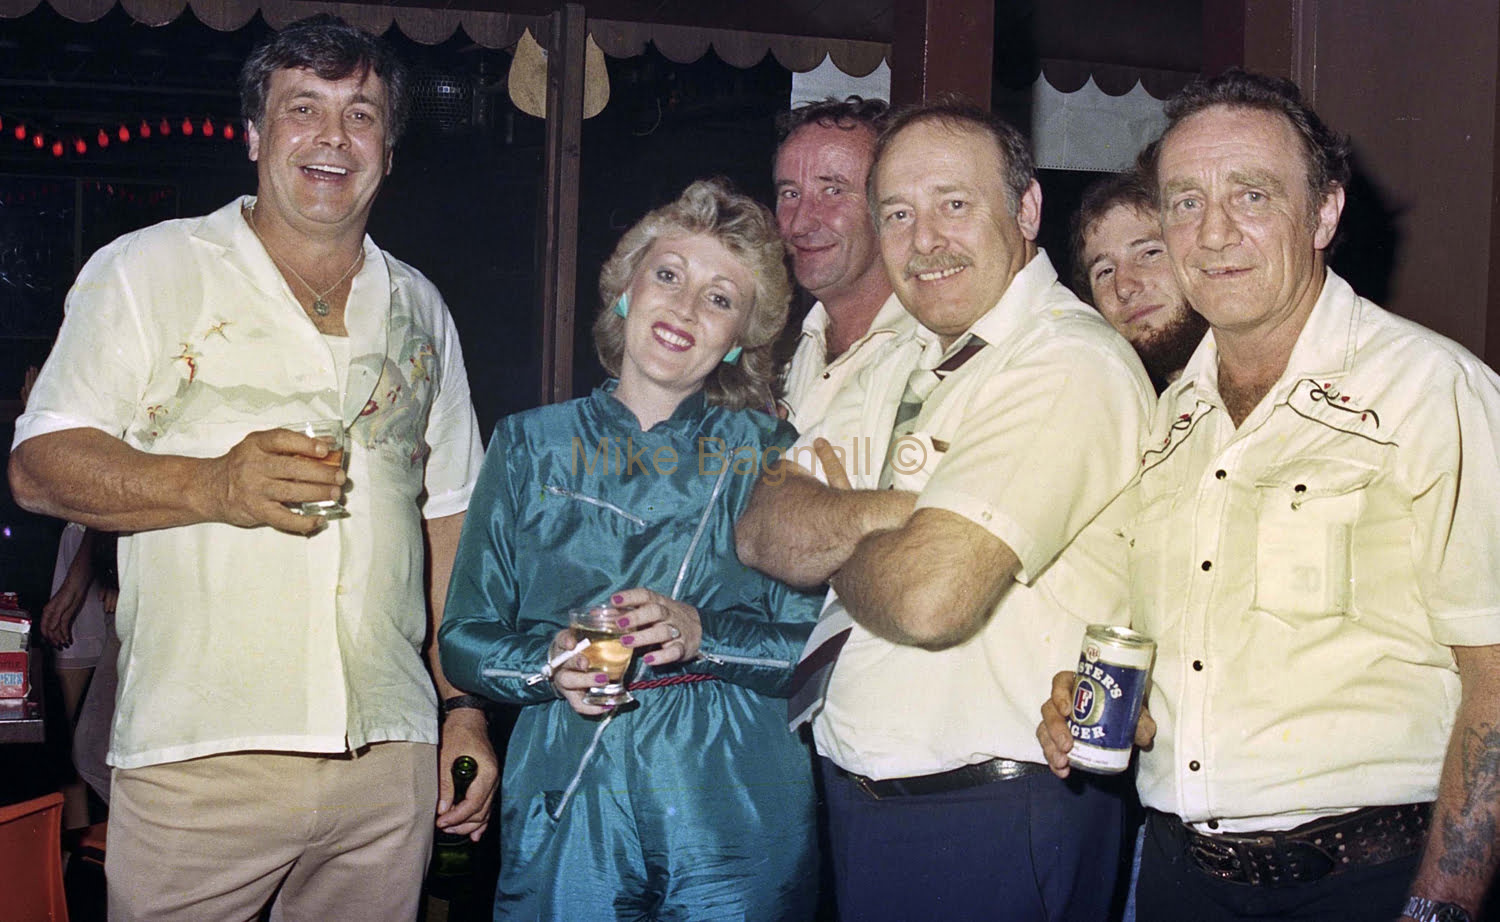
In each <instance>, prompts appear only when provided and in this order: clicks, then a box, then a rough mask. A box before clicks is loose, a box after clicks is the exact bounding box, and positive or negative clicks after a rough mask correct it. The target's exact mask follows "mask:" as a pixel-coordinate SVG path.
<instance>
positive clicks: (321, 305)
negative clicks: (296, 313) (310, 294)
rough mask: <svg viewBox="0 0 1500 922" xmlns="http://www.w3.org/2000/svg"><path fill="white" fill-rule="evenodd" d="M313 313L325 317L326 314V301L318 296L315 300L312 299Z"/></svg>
mask: <svg viewBox="0 0 1500 922" xmlns="http://www.w3.org/2000/svg"><path fill="white" fill-rule="evenodd" d="M313 313H314V314H317V315H318V316H319V317H327V316H328V302H327V301H324V300H323V299H322V298H319V299H317V300H316V301H314V302H313Z"/></svg>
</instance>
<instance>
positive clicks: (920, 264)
mask: <svg viewBox="0 0 1500 922" xmlns="http://www.w3.org/2000/svg"><path fill="white" fill-rule="evenodd" d="M972 265H974V261H973V260H972V259H968V258H967V257H964V256H957V255H954V254H952V253H943V254H939V255H935V256H913V257H912V258H911V259H910V260H908V261H907V263H906V270H905V271H906V277H907V278H915V277H916V276H918V275H923V274H925V273H928V272H946V271H948V270H949V269H965V268H968V267H969V266H972Z"/></svg>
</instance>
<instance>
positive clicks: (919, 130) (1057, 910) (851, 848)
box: [737, 105, 1152, 920]
mask: <svg viewBox="0 0 1500 922" xmlns="http://www.w3.org/2000/svg"><path fill="white" fill-rule="evenodd" d="M870 190H871V201H872V203H873V204H872V209H873V211H874V215H875V219H876V227H877V229H878V233H879V241H880V250H881V256H882V261H883V263H884V265H885V268H886V272H887V274H888V275H889V276H890V278H891V281H892V283H893V285H894V287H895V291H896V294H897V295H898V296H899V297H900V299H901V302H902V304H903V305H904V306H905V307H906V309H907V310H908V311H910V312H911V313H912V314H913V315H914V316H915V318H916V319H917V321H918V322H919V324H920V326H919V327H918V328H917V329H916V330H915V331H914V332H913V333H912V334H911V335H909V336H906V337H903V338H902V339H900V340H899V341H896V342H893V343H892V344H890V345H889V346H887V347H885V348H884V349H883V350H882V352H881V353H880V355H878V356H877V358H876V360H875V362H873V363H872V364H871V365H869V366H867V367H866V369H865V370H864V371H862V372H861V373H860V375H859V377H858V378H857V380H856V382H855V384H854V385H853V386H849V387H845V388H844V389H843V390H842V391H841V392H840V394H839V395H838V396H837V397H836V398H835V399H834V402H833V405H832V407H831V408H830V410H829V412H828V415H827V416H826V417H825V418H824V420H823V423H822V424H821V425H819V426H818V427H816V428H815V429H814V430H813V431H812V432H810V433H809V434H808V435H807V436H805V437H804V441H803V442H802V443H799V447H798V449H797V450H796V451H794V458H795V459H796V460H799V461H801V462H803V463H804V464H805V465H806V466H814V465H813V463H812V461H811V458H812V451H811V450H808V449H807V446H809V445H810V444H812V440H813V439H815V438H817V437H820V436H821V437H822V438H824V439H826V440H827V441H828V442H829V443H831V446H832V451H834V452H837V453H838V454H839V455H840V456H841V458H842V461H841V463H840V462H830V463H829V464H827V466H826V467H825V468H824V476H825V477H826V479H827V482H828V483H829V484H830V486H825V485H824V484H822V483H820V482H819V481H818V480H815V479H814V478H813V477H810V476H806V475H805V472H803V473H802V474H798V473H797V472H796V471H795V470H794V471H791V472H790V476H787V477H786V478H785V480H784V481H782V482H780V483H773V482H772V481H771V479H770V478H767V479H766V480H765V481H763V482H762V483H761V484H760V485H759V486H758V488H757V493H756V496H755V498H754V499H753V500H752V503H751V507H750V508H749V510H747V512H746V515H745V518H744V519H743V520H742V521H741V523H740V527H739V532H738V534H737V539H738V541H739V545H740V549H741V556H742V558H743V559H745V560H746V562H748V563H750V564H751V565H753V566H757V567H760V568H762V569H765V570H767V571H768V572H770V573H772V574H774V575H776V576H779V577H781V578H783V579H787V580H790V581H792V582H795V583H799V584H803V585H816V584H817V583H819V582H821V581H823V580H828V579H830V578H831V585H832V590H833V593H832V596H831V603H830V605H829V607H828V608H827V609H826V610H825V612H824V616H823V619H822V620H821V621H820V625H819V627H820V629H822V628H825V627H826V626H828V625H830V624H836V623H837V622H838V619H840V618H845V617H852V622H853V627H852V629H851V632H850V633H849V634H848V635H847V637H848V639H847V642H845V643H844V645H843V647H842V649H841V650H840V651H839V655H838V658H837V660H836V663H835V665H834V666H833V670H832V674H831V679H830V684H829V686H828V693H827V697H826V700H825V702H824V703H823V705H822V707H821V710H818V711H817V712H816V714H815V716H814V717H813V732H814V737H815V739H816V742H817V747H818V751H819V753H820V754H821V755H822V756H823V757H824V758H823V759H822V760H821V765H822V770H823V773H824V779H825V782H826V785H827V792H828V803H829V812H830V831H831V834H832V850H833V855H832V864H833V869H834V876H835V884H836V887H837V896H838V905H839V910H840V913H841V915H842V916H843V917H844V918H846V919H913V918H927V917H930V916H931V914H932V912H933V907H942V912H943V914H944V915H946V916H949V917H952V918H980V917H983V918H993V919H1015V920H1040V919H1056V920H1062V919H1083V918H1103V917H1104V916H1105V914H1106V911H1107V907H1108V905H1109V900H1110V890H1111V888H1110V881H1111V880H1112V879H1113V874H1114V868H1115V864H1116V858H1117V854H1118V850H1119V845H1120V842H1119V839H1120V835H1121V829H1120V824H1121V818H1120V803H1119V800H1118V798H1117V797H1116V796H1115V794H1114V792H1113V791H1112V790H1110V789H1109V788H1108V786H1107V785H1100V784H1096V783H1093V782H1082V783H1080V782H1074V783H1060V782H1058V781H1057V779H1055V778H1052V777H1051V776H1050V775H1049V774H1048V773H1047V772H1046V770H1045V768H1043V766H1042V765H1041V764H1040V763H1041V761H1042V753H1041V749H1040V747H1039V746H1038V744H1037V741H1036V738H1035V736H1034V734H1033V730H1034V727H1035V716H1034V715H1035V707H1036V705H1035V703H1034V700H1033V699H1030V698H1029V697H1028V696H1030V695H1032V694H1033V693H1034V692H1036V691H1038V690H1043V691H1044V690H1045V689H1046V688H1047V687H1048V683H1049V682H1050V680H1051V675H1052V673H1053V672H1054V671H1055V670H1056V669H1058V668H1062V667H1064V666H1066V665H1068V664H1069V663H1072V662H1075V661H1076V659H1077V656H1078V649H1079V645H1080V642H1081V639H1082V636H1083V632H1084V628H1085V626H1086V625H1087V624H1089V623H1093V622H1100V621H1111V620H1113V621H1120V622H1122V621H1123V620H1124V618H1125V616H1126V612H1125V600H1124V599H1123V597H1121V595H1120V594H1119V593H1118V592H1117V591H1116V590H1115V582H1114V580H1113V579H1112V578H1111V577H1110V575H1109V571H1110V569H1111V567H1112V562H1113V559H1114V557H1115V555H1117V554H1120V553H1122V552H1123V551H1122V548H1119V547H1116V546H1115V545H1118V544H1120V539H1119V538H1118V537H1117V536H1115V535H1114V534H1113V533H1112V532H1111V530H1110V529H1109V528H1108V527H1106V523H1104V522H1102V521H1101V520H1099V515H1100V512H1101V510H1104V509H1105V507H1106V506H1108V505H1109V503H1110V502H1111V500H1113V499H1114V498H1115V496H1116V495H1117V494H1118V493H1119V491H1120V490H1121V489H1122V488H1124V486H1125V485H1126V483H1127V482H1128V481H1129V480H1130V477H1131V475H1132V474H1133V473H1134V469H1135V458H1136V446H1137V444H1138V442H1139V440H1140V438H1141V437H1142V435H1143V433H1144V429H1145V426H1146V423H1147V421H1148V416H1149V413H1150V408H1151V402H1152V396H1151V388H1150V385H1149V383H1148V381H1147V378H1146V375H1145V372H1144V370H1143V369H1142V368H1141V365H1140V362H1139V360H1138V359H1137V357H1136V356H1135V354H1134V353H1133V352H1132V351H1131V349H1130V346H1129V345H1128V344H1127V343H1126V342H1125V341H1124V340H1123V339H1121V338H1120V337H1119V336H1118V335H1117V334H1116V333H1115V332H1114V331H1113V330H1112V329H1110V327H1109V325H1108V324H1107V323H1105V322H1104V320H1103V319H1102V318H1101V317H1100V316H1099V315H1098V314H1097V313H1096V312H1095V311H1093V310H1092V309H1090V308H1089V307H1088V306H1086V305H1084V304H1083V303H1081V302H1080V301H1079V300H1078V299H1077V298H1076V297H1074V296H1073V295H1072V294H1071V293H1070V292H1069V291H1068V290H1067V289H1066V288H1064V287H1063V286H1062V285H1061V284H1060V283H1059V282H1058V279H1057V273H1056V272H1055V270H1054V269H1053V267H1052V264H1051V263H1050V261H1049V260H1048V258H1047V255H1046V254H1045V253H1043V252H1041V251H1039V250H1038V248H1037V246H1036V244H1035V238H1036V233H1037V229H1038V225H1039V222H1040V217H1041V190H1040V187H1039V186H1038V185H1037V183H1036V180H1035V178H1034V170H1033V167H1032V161H1031V155H1030V152H1029V151H1028V150H1027V147H1026V144H1025V141H1024V139H1023V138H1022V137H1021V136H1020V135H1019V134H1018V133H1017V132H1016V131H1015V130H1014V129H1013V128H1011V127H1010V126H1008V125H1006V124H1004V123H1003V122H1000V121H999V120H997V119H995V118H994V117H992V116H991V115H989V114H988V113H985V112H982V111H978V110H973V109H970V108H967V107H963V106H957V105H930V106H925V107H919V108H917V109H914V110H911V111H909V112H907V113H904V114H899V115H897V116H896V117H895V119H894V120H893V122H892V123H891V125H889V126H888V127H887V128H886V130H885V131H884V132H883V133H882V135H881V139H880V142H879V144H878V145H877V147H876V152H875V166H874V170H873V174H872V178H871V182H870ZM903 404H905V406H904V407H903ZM825 456H828V454H827V453H826V452H825ZM830 457H831V456H830ZM825 460H826V458H825ZM846 475H847V476H848V477H849V478H850V479H851V480H852V486H853V487H854V488H855V489H844V488H843V487H844V485H845V484H844V477H845V476H846ZM818 636H819V635H816V634H815V637H818ZM816 656H817V654H809V655H808V660H807V661H808V662H811V661H813V660H814V659H815V658H816ZM1101 881H1102V883H1101Z"/></svg>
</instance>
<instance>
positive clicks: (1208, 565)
mask: <svg viewBox="0 0 1500 922" xmlns="http://www.w3.org/2000/svg"><path fill="white" fill-rule="evenodd" d="M1213 568H1214V562H1213V561H1212V560H1205V561H1203V572H1205V573H1207V572H1208V571H1209V570H1212V569H1213Z"/></svg>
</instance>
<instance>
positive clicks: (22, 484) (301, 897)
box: [10, 15, 497, 922]
mask: <svg viewBox="0 0 1500 922" xmlns="http://www.w3.org/2000/svg"><path fill="white" fill-rule="evenodd" d="M241 90H242V95H243V103H244V114H245V117H246V122H247V125H246V127H247V140H248V143H249V152H250V158H251V159H252V160H254V161H255V163H256V169H257V179H258V183H257V187H258V188H257V195H256V196H255V197H254V198H250V197H246V198H244V199H241V200H239V201H236V202H232V203H230V204H229V205H228V206H226V207H225V208H222V209H220V210H219V211H217V212H214V213H213V214H210V215H208V216H206V217H202V218H191V219H185V220H178V221H169V222H166V223H164V224H159V225H157V226H155V227H151V228H148V229H146V230H143V231H139V232H137V233H133V234H129V235H126V236H125V237H122V238H120V239H119V240H116V241H115V242H114V243H112V244H110V245H108V246H107V247H105V248H104V249H102V250H101V251H100V252H99V253H98V254H97V255H95V257H94V258H92V259H91V260H90V261H89V263H88V265H87V266H85V267H84V269H83V271H82V273H80V275H79V278H78V281H77V283H76V284H75V285H74V287H73V290H72V291H71V292H70V294H69V297H68V310H67V313H66V320H65V321H64V324H63V327H62V330H61V332H60V333H59V337H58V344H57V347H56V348H55V349H54V351H53V353H52V355H51V357H50V358H49V359H48V362H47V365H46V367H45V368H44V369H43V371H42V374H41V377H40V378H39V380H38V381H37V383H36V387H35V389H34V391H33V393H32V397H31V403H30V405H29V406H28V408H27V412H26V414H25V415H24V416H23V417H22V419H21V420H20V421H19V422H18V423H17V425H16V444H15V446H14V448H13V450H12V454H11V461H10V480H11V485H12V489H13V491H14V493H15V495H16V497H17V500H18V501H19V502H20V503H21V504H22V505H24V506H26V507H27V508H30V509H33V510H37V511H40V512H45V513H48V514H51V515H56V516H59V517H63V518H67V519H69V520H70V521H76V522H81V523H84V524H86V525H88V526H90V527H100V528H106V529H110V530H115V531H120V532H123V533H124V535H123V536H122V537H121V539H120V547H119V554H120V567H119V571H120V596H119V603H118V609H117V618H118V628H119V635H120V641H121V655H120V678H119V682H120V690H119V699H118V700H119V707H118V713H117V716H116V720H115V725H114V732H113V739H112V745H111V751H110V764H112V765H113V766H114V769H115V771H114V779H113V785H112V790H113V800H112V803H111V815H110V835H109V855H108V865H107V868H106V870H107V875H108V881H109V913H110V918H111V919H114V920H116V922H129V920H135V919H151V920H183V922H187V920H203V919H251V918H255V917H256V916H257V914H258V913H259V912H260V910H261V908H262V906H263V905H264V904H266V903H267V902H268V901H269V900H270V899H271V898H272V896H273V894H276V900H277V904H278V908H277V914H279V915H281V916H282V917H285V918H296V919H318V918H321V919H342V918H350V919H352V918H360V919H382V920H385V919H389V920H400V919H412V918H415V916H416V912H417V905H418V900H419V894H420V889H421V882H422V876H423V871H424V868H425V864H426V859H427V855H428V852H429V849H430V845H431V839H432V832H433V816H434V808H435V807H436V808H438V813H439V815H438V821H439V823H441V824H442V825H443V826H445V827H447V828H450V829H452V830H454V831H456V832H469V833H472V834H476V835H477V833H478V831H479V830H481V829H482V828H483V825H484V823H485V821H486V819H487V816H488V810H489V798H490V796H491V794H492V792H493V788H494V783H495V779H496V775H497V772H496V767H495V764H494V762H495V760H494V754H493V752H492V751H491V750H490V747H489V743H488V739H487V734H486V731H485V725H484V719H483V713H482V712H481V711H477V710H473V709H463V710H453V711H452V714H451V716H450V717H449V718H448V720H447V723H446V725H445V727H444V729H443V734H442V742H443V751H442V758H441V764H442V767H443V769H444V774H446V769H447V766H448V765H449V764H450V763H451V762H452V760H453V759H454V758H456V757H457V756H458V755H461V754H464V753H468V754H470V755H473V756H475V757H476V758H478V759H479V760H480V762H481V766H482V770H481V774H480V778H479V780H477V781H476V782H475V784H474V785H473V786H472V787H471V788H470V792H469V795H468V797H467V798H466V799H465V800H464V801H463V802H462V803H460V804H457V805H449V804H447V803H446V802H445V800H443V799H444V798H446V797H447V796H448V794H447V793H446V792H448V791H449V790H450V789H449V788H448V787H447V786H444V787H442V788H441V790H442V791H443V792H445V793H444V794H442V795H440V787H439V758H438V753H437V751H436V750H437V746H436V744H437V742H438V707H437V701H436V699H435V696H434V688H433V685H434V680H435V681H436V684H437V689H438V693H439V694H441V695H442V697H444V698H445V699H449V698H451V697H454V691H453V689H452V687H451V686H450V685H448V683H447V682H446V681H445V680H444V679H443V677H442V674H441V671H440V670H439V669H438V666H437V663H436V658H435V657H433V658H432V659H431V660H430V668H431V670H432V672H431V675H429V672H428V668H427V667H426V666H424V663H423V654H422V645H423V638H424V635H425V634H427V633H429V632H430V631H431V628H432V627H433V625H435V624H436V623H437V622H438V620H439V619H440V618H441V607H440V606H441V603H442V600H443V598H444V594H445V590H446V585H447V581H448V570H449V567H450V565H451V562H452V558H453V553H454V550H455V549H456V544H457V540H458V534H459V529H460V528H461V526H462V522H463V517H464V510H465V508H466V507H467V504H468V498H469V494H470V491H471V490H472V488H473V484H474V481H475V478H476V476H477V474H478V470H479V464H480V460H481V445H480V440H479V433H478V428H477V425H476V421H475V419H474V413H473V409H472V408H471V405H470V402H469V391H468V383H467V380H466V377H465V372H464V364H463V356H462V352H461V350H460V348H459V342H458V337H457V333H456V331H455V329H454V327H453V322H452V319H451V318H450V317H449V315H448V311H447V308H446V306H445V305H444V304H443V302H442V298H441V297H440V296H439V295H438V293H437V291H436V290H435V289H434V288H433V286H432V284H431V283H430V282H428V281H427V280H426V279H425V278H424V277H422V276H421V275H420V274H419V273H417V272H416V271H415V270H413V269H411V268H410V267H408V266H406V265H405V264H403V263H401V262H399V261H398V260H396V259H394V258H392V257H390V256H388V255H386V254H385V253H384V252H382V251H381V250H380V249H379V248H377V247H376V246H375V244H374V243H373V242H371V241H370V239H369V238H368V237H366V236H365V234H364V228H365V223H366V220H367V218H368V216H369V210H370V205H371V203H372V202H373V201H374V198H375V194H376V192H377V191H378V190H379V188H380V185H381V181H382V180H383V179H384V177H385V175H386V173H387V172H388V171H389V169H390V166H391V156H392V148H393V146H394V144H395V142H396V139H397V137H398V135H399V133H400V129H401V127H402V123H403V121H404V116H405V113H406V108H407V107H406V104H405V101H404V95H403V94H404V90H405V72H404V70H403V68H402V67H401V65H400V63H399V62H398V61H396V60H395V58H394V57H393V55H392V54H391V52H390V51H389V49H387V48H386V47H385V46H384V45H383V44H381V43H380V42H378V40H376V39H375V38H374V37H372V36H370V35H368V34H366V33H364V32H361V31H359V30H357V29H354V28H352V27H350V26H348V25H346V24H344V23H343V22H342V21H339V20H337V19H334V18H333V17H330V16H326V15H325V16H317V17H313V18H311V19H308V20H303V21H301V22H299V23H294V24H293V25H291V26H289V27H287V28H286V29H285V30H284V31H282V32H281V33H280V34H278V35H276V36H273V37H272V38H271V39H270V40H268V41H267V42H266V43H264V44H262V46H261V47H259V48H258V49H257V50H256V51H255V53H254V54H252V56H251V57H250V59H249V60H248V61H247V63H246V65H245V68H244V71H243V74H242V77H241ZM80 368H87V369H88V373H87V374H86V375H85V374H79V373H78V369H80ZM318 418H337V419H340V420H342V422H343V425H344V426H345V427H346V428H347V433H346V444H347V449H346V453H347V455H348V459H347V460H348V475H347V478H346V477H345V475H344V474H343V473H342V472H341V469H340V467H338V466H336V465H329V464H325V463H323V462H322V461H321V460H320V459H321V458H322V457H323V456H324V455H325V454H326V453H327V450H326V448H325V447H324V446H323V445H322V444H321V443H319V442H317V441H315V440H313V439H311V438H308V437H307V436H305V435H302V434H300V433H296V432H292V431H288V430H285V429H280V428H278V427H280V426H283V425H286V424H289V423H296V422H298V421H301V420H308V419H318ZM340 496H343V498H344V500H345V503H346V505H347V508H348V511H349V515H348V517H347V518H344V519H337V520H327V521H325V520H324V519H323V518H321V517H304V516H301V515H296V514H293V513H292V512H291V511H289V509H288V508H287V506H286V505H284V504H286V503H295V502H304V501H316V500H327V499H336V498H338V497H340ZM424 540H425V542H426V543H427V545H428V546H429V548H430V551H429V553H428V554H427V556H426V557H425V562H424V549H423V545H424ZM424 567H425V569H428V570H430V580H429V582H430V595H429V594H428V592H427V591H424V579H423V576H424ZM429 613H430V614H429ZM278 888H279V889H278Z"/></svg>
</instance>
